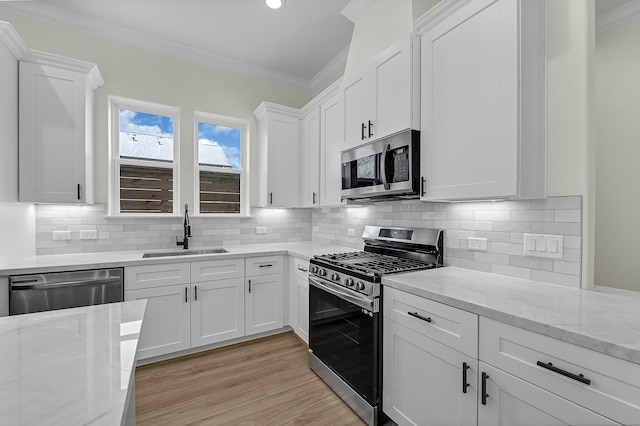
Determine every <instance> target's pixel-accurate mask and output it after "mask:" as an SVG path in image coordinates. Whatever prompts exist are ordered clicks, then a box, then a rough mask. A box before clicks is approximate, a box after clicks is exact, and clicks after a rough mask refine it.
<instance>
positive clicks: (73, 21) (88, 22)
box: [0, 1, 311, 91]
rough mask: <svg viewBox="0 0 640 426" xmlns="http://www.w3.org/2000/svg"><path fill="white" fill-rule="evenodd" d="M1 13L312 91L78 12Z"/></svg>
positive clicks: (44, 8)
mask: <svg viewBox="0 0 640 426" xmlns="http://www.w3.org/2000/svg"><path fill="white" fill-rule="evenodd" d="M0 10H4V11H6V12H10V13H16V14H19V15H23V16H27V17H30V18H35V19H39V20H41V21H45V22H50V23H53V24H56V25H60V26H63V27H66V28H70V29H73V30H77V31H82V32H86V33H90V34H94V35H97V36H100V37H104V38H107V39H110V40H113V41H117V42H121V43H125V44H129V45H132V46H136V47H140V48H143V49H147V50H151V51H155V52H157V53H161V54H165V55H169V56H173V57H177V58H180V59H184V60H187V61H191V62H195V63H199V64H201V65H206V66H209V67H212V68H218V69H221V70H224V71H229V72H234V73H237V74H242V75H245V76H249V77H255V78H260V79H263V80H267V81H271V82H275V83H280V84H285V85H289V86H293V87H296V88H299V89H305V90H309V91H310V90H311V84H310V82H309V80H306V79H304V78H300V77H296V76H292V75H290V74H286V73H281V72H278V71H273V70H270V69H267V68H263V67H259V66H256V65H252V64H248V63H246V62H242V61H238V60H235V59H230V58H227V57H224V56H221V55H216V54H213V53H210V52H205V51H203V50H200V49H195V48H193V47H190V46H186V45H183V44H180V43H175V42H172V41H169V40H165V39H162V38H159V37H154V36H150V35H148V34H144V33H141V32H138V31H134V30H131V29H128V28H125V27H121V26H119V25H115V24H110V23H106V22H103V21H100V20H98V19H95V18H88V17H86V16H83V15H80V14H78V13H71V12H67V11H62V10H61V9H59V8H57V7H55V6H52V5H51V4H47V3H41V2H37V3H36V2H28V1H20V2H0Z"/></svg>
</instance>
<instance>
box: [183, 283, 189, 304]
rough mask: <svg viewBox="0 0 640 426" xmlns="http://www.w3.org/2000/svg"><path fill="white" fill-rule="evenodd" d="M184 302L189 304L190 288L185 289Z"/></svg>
mask: <svg viewBox="0 0 640 426" xmlns="http://www.w3.org/2000/svg"><path fill="white" fill-rule="evenodd" d="M184 302H185V303H187V302H189V287H185V288H184Z"/></svg>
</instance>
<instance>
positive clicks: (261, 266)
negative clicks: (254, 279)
mask: <svg viewBox="0 0 640 426" xmlns="http://www.w3.org/2000/svg"><path fill="white" fill-rule="evenodd" d="M272 266H273V263H267V264H265V265H260V266H258V268H271V267H272Z"/></svg>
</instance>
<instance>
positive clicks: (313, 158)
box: [299, 108, 320, 207]
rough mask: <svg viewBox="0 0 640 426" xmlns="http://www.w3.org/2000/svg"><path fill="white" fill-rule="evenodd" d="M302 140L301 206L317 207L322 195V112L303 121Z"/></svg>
mask: <svg viewBox="0 0 640 426" xmlns="http://www.w3.org/2000/svg"><path fill="white" fill-rule="evenodd" d="M301 133H302V135H301V140H300V165H301V167H300V169H299V172H300V204H301V207H317V206H318V205H319V195H320V194H319V193H320V161H319V156H320V110H319V109H318V108H314V109H313V110H312V111H310V112H309V114H307V116H305V117H304V118H303V119H302V125H301Z"/></svg>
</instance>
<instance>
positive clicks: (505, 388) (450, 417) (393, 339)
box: [383, 287, 640, 426]
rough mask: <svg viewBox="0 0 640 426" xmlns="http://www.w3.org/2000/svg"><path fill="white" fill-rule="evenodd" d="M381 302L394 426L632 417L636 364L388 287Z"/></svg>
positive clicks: (599, 421) (386, 396) (639, 390)
mask: <svg viewBox="0 0 640 426" xmlns="http://www.w3.org/2000/svg"><path fill="white" fill-rule="evenodd" d="M383 309H384V323H383V336H384V345H383V347H384V349H383V377H384V380H383V410H384V412H385V413H386V414H387V415H388V416H389V417H390V418H391V419H392V420H393V421H394V422H396V423H397V424H398V425H401V426H402V425H463V424H464V425H475V424H478V425H487V426H489V425H509V426H515V425H615V424H640V384H639V383H640V365H638V364H634V363H631V362H628V361H625V360H622V359H619V358H614V357H611V356H609V355H605V354H602V353H600V352H595V351H592V350H589V349H585V348H582V347H579V346H576V345H573V344H571V343H567V342H564V341H560V340H557V339H554V338H551V337H548V336H544V335H542V334H538V333H535V332H532V331H529V330H525V329H522V328H518V327H515V326H512V325H509V324H505V323H502V322H499V321H495V320H492V319H489V318H486V317H480V318H479V319H478V317H477V316H476V315H475V314H471V313H469V312H466V311H463V310H461V309H458V308H454V307H451V306H447V305H445V304H442V303H438V302H434V301H432V300H428V299H425V298H421V297H419V296H415V295H412V294H409V293H406V292H403V291H399V290H396V289H393V288H388V287H385V288H384V306H383ZM474 316H475V318H476V322H475V325H474V323H473V317H474ZM478 320H479V321H478ZM474 326H475V332H474ZM469 341H471V342H473V344H475V349H474V348H473V345H469V344H468V342H469ZM476 350H477V352H475V351H476ZM475 354H477V355H476V356H477V358H476V356H474V355H475ZM465 372H466V375H465Z"/></svg>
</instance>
